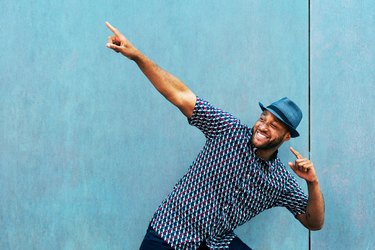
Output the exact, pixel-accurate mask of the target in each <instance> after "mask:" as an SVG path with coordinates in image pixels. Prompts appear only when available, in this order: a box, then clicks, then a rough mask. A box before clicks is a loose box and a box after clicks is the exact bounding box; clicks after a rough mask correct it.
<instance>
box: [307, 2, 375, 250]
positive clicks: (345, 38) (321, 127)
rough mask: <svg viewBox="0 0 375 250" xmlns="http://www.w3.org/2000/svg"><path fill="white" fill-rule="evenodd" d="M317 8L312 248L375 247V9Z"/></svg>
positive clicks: (366, 5) (351, 5) (364, 5)
mask: <svg viewBox="0 0 375 250" xmlns="http://www.w3.org/2000/svg"><path fill="white" fill-rule="evenodd" d="M312 7H313V8H312V10H313V12H312V38H313V39H312V52H313V53H312V138H313V140H312V159H313V161H314V162H315V165H316V167H317V171H318V173H319V175H320V182H321V185H322V188H323V191H324V195H325V203H326V223H325V227H324V228H323V230H321V231H319V232H316V233H313V237H312V243H313V249H374V247H375V241H374V237H373V236H374V232H375V224H374V223H375V215H374V212H373V210H374V209H373V208H374V200H375V193H374V190H375V184H374V179H375V174H374V171H373V167H374V147H373V145H372V143H373V141H374V139H375V137H374V133H373V131H372V130H373V128H374V127H375V118H374V116H373V110H374V104H375V103H374V101H375V94H374V93H375V89H374V82H375V81H374V79H375V71H374V65H375V36H374V32H373V31H374V27H375V19H374V11H375V4H374V2H373V1H341V2H337V1H314V3H313V5H312Z"/></svg>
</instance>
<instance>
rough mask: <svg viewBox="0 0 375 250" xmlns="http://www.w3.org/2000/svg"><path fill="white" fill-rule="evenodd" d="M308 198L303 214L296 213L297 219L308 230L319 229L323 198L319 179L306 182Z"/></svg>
mask: <svg viewBox="0 0 375 250" xmlns="http://www.w3.org/2000/svg"><path fill="white" fill-rule="evenodd" d="M307 188H308V193H309V199H308V201H307V208H306V213H305V214H299V215H297V219H298V220H299V221H300V222H301V223H302V224H303V225H304V226H305V227H306V228H308V229H310V230H320V229H321V228H322V227H323V224H324V200H323V195H322V192H321V191H320V186H319V181H318V180H316V181H314V182H307Z"/></svg>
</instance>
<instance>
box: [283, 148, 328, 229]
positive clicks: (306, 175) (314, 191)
mask: <svg viewBox="0 0 375 250" xmlns="http://www.w3.org/2000/svg"><path fill="white" fill-rule="evenodd" d="M290 150H291V151H292V153H293V154H294V155H295V156H296V158H297V159H296V161H295V163H292V162H289V166H290V167H291V168H292V170H293V171H294V172H295V173H296V174H297V175H298V176H299V177H301V178H302V179H304V180H305V181H306V183H307V190H308V195H309V199H308V201H307V208H306V213H305V214H300V215H297V216H296V217H297V219H298V220H299V221H300V222H301V223H302V224H303V225H304V226H305V227H306V228H308V229H310V230H319V229H321V228H322V227H323V224H324V200H323V195H322V192H321V191H320V185H319V181H318V177H317V175H316V172H315V167H314V164H313V163H312V162H311V161H310V160H309V159H307V158H303V157H302V156H301V154H300V153H298V152H297V151H296V150H294V149H293V148H292V147H291V148H290Z"/></svg>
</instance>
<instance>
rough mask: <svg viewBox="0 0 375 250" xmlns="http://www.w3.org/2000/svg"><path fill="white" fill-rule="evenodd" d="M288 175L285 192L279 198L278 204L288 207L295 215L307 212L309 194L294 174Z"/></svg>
mask: <svg viewBox="0 0 375 250" xmlns="http://www.w3.org/2000/svg"><path fill="white" fill-rule="evenodd" d="M288 177H289V178H288V180H287V182H286V185H285V190H284V193H283V194H282V195H281V197H280V198H279V200H278V206H283V207H286V208H287V209H288V210H289V211H290V212H291V213H292V214H293V215H294V216H296V215H298V214H305V213H306V207H307V200H308V198H307V195H306V194H305V193H304V192H303V190H302V188H301V186H300V185H299V184H298V182H297V180H296V179H295V178H294V177H293V176H292V175H290V174H288Z"/></svg>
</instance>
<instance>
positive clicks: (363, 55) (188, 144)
mask: <svg viewBox="0 0 375 250" xmlns="http://www.w3.org/2000/svg"><path fill="white" fill-rule="evenodd" d="M369 3H370V1H368V3H365V4H363V2H361V4H359V3H358V4H354V2H351V1H346V3H345V4H346V5H347V6H342V7H343V8H340V6H339V5H334V4H333V3H331V4H330V5H332V6H330V5H328V6H326V5H323V4H322V3H319V2H317V3H316V4H315V5H314V8H313V14H314V17H315V18H314V19H313V20H314V22H313V46H312V48H313V89H312V90H313V95H312V97H313V100H312V101H313V102H312V104H313V107H312V111H313V116H312V118H313V119H312V126H313V130H312V132H313V134H312V136H313V138H312V141H313V150H312V151H313V152H312V153H313V160H314V162H315V164H316V167H317V170H318V173H319V174H320V180H321V182H322V186H323V189H324V193H325V198H326V204H327V222H326V226H325V228H324V229H323V230H322V231H320V232H317V233H313V237H312V239H313V246H316V249H334V246H336V244H340V243H342V244H344V242H346V245H348V244H355V243H357V242H358V239H362V238H365V239H366V242H365V243H364V245H363V246H371V244H374V242H371V239H370V235H372V234H373V231H374V230H373V228H374V224H373V221H374V214H373V212H371V210H370V209H369V208H371V205H370V203H371V202H370V201H371V200H373V198H374V197H373V194H372V193H373V192H370V191H371V190H373V189H374V184H373V183H372V179H373V177H374V175H373V173H372V172H371V171H370V167H371V166H372V165H373V164H372V163H373V155H372V154H371V152H373V151H371V150H370V149H369V148H370V146H368V145H369V144H370V142H372V141H373V140H374V136H373V134H371V133H370V132H369V129H371V128H373V127H374V118H371V117H370V116H368V113H369V112H371V107H373V103H374V101H373V100H374V98H373V97H374V94H373V91H372V90H373V79H374V72H373V71H372V72H370V71H369V70H370V69H371V68H373V67H371V66H373V64H374V47H373V46H374V45H373V44H374V43H373V42H371V41H374V36H373V34H372V33H371V27H374V25H373V24H374V19H373V17H370V16H369V15H370V14H371V13H373V12H372V11H371V8H372V10H373V6H368V5H370V4H369ZM351 5H353V6H351ZM344 7H346V8H344ZM369 7H371V8H369ZM0 8H1V10H2V15H0V41H1V45H2V52H1V57H0V90H1V91H0V96H1V99H0V121H1V122H0V140H1V144H0V199H1V206H0V208H1V209H0V227H1V228H2V232H3V233H2V234H0V249H138V247H139V244H140V242H141V240H142V237H143V235H144V233H145V229H146V227H147V224H148V221H149V220H150V218H151V216H152V214H153V212H154V210H155V209H156V208H157V206H158V205H159V203H160V202H161V200H162V199H163V198H164V197H165V196H166V195H167V194H168V193H169V191H170V190H171V188H172V187H173V185H174V183H175V182H177V180H178V179H179V177H181V176H182V174H183V173H184V172H185V171H186V169H187V167H188V166H189V164H190V163H191V161H192V160H193V159H194V157H195V156H196V154H197V153H198V152H199V150H200V148H201V147H202V145H203V143H204V137H203V135H202V134H201V133H200V132H199V131H197V129H195V128H193V127H191V126H189V125H188V124H187V122H186V119H185V118H184V117H183V115H182V114H181V113H180V112H179V111H178V110H177V109H176V108H174V107H173V106H172V105H170V104H169V103H168V102H167V101H165V100H164V99H163V98H162V97H161V96H160V95H159V94H158V93H157V92H156V91H155V90H154V89H153V87H152V86H151V85H150V84H149V83H148V81H147V80H146V78H145V77H144V76H143V75H142V74H141V73H140V71H139V70H138V69H137V67H136V66H135V64H134V63H132V62H129V61H127V60H126V59H124V58H122V57H121V56H119V55H117V54H115V53H113V52H111V51H110V50H108V49H107V48H105V44H106V42H107V37H108V35H110V32H109V31H108V30H107V29H106V27H105V26H104V21H110V22H111V23H112V24H113V25H115V26H117V27H118V28H119V29H120V30H121V31H123V32H124V34H125V35H126V36H127V37H128V38H129V39H130V40H131V41H132V42H133V43H134V44H135V45H136V46H137V47H138V48H139V49H141V50H142V51H143V52H144V53H145V54H146V55H148V56H149V57H150V58H152V59H153V60H155V61H156V62H157V63H158V64H159V65H160V66H162V67H163V68H165V69H167V70H168V71H170V72H172V73H173V74H175V75H177V76H178V77H179V78H181V79H182V80H183V81H184V82H185V83H187V85H189V86H190V87H191V88H192V89H193V91H194V92H195V93H197V94H198V95H200V96H202V97H205V98H206V99H208V100H209V101H211V102H212V103H214V104H216V105H217V106H219V107H222V108H224V109H226V110H227V111H229V112H232V113H233V114H235V115H236V116H238V117H239V118H240V119H241V120H242V121H243V122H245V123H248V124H252V123H253V122H254V121H255V120H256V119H257V117H258V115H259V107H258V105H257V102H258V101H262V102H264V103H269V102H271V101H273V100H275V99H278V98H280V97H283V96H289V97H290V98H292V99H294V100H295V101H296V102H297V103H298V104H299V105H300V106H301V107H302V109H303V112H304V114H305V119H304V120H303V121H302V123H301V125H300V131H301V137H299V138H298V139H295V140H293V141H291V142H290V143H287V145H285V146H284V148H283V149H282V150H281V158H282V159H283V160H284V162H287V161H289V160H291V159H293V157H292V155H291V154H290V153H289V152H288V150H287V148H288V146H290V145H292V146H294V147H295V148H297V149H299V151H300V152H301V153H303V154H305V155H306V154H307V151H308V149H307V140H308V131H307V127H308V123H307V110H308V104H307V96H308V95H307V94H308V93H307V92H308V91H307V4H306V3H302V2H301V3H297V2H293V1H288V2H285V1H267V2H266V1H246V0H244V1H204V2H202V1H184V2H182V1H156V0H155V1H98V2H96V3H95V4H93V3H92V1H61V2H54V3H51V2H50V1H16V2H15V1H14V2H6V3H5V2H1V3H0ZM331 9H336V10H337V12H335V15H333V16H332V14H330V10H331ZM353 16H354V17H355V18H354V17H353ZM343 17H344V18H343ZM342 20H345V23H344V25H343V24H342V23H340V22H342ZM332 31H335V32H332ZM345 31H351V32H345ZM340 38H341V39H340ZM342 41H344V43H343V42H342ZM327 82H329V83H330V84H329V85H327V84H326V83H327ZM332 92H334V95H333V94H332ZM333 97H334V98H333ZM326 103H329V105H326ZM371 105H372V106H371ZM323 110H324V112H322V111H323ZM338 113H339V114H340V115H338V116H336V117H335V119H334V118H333V115H334V114H338ZM327 130H330V131H329V132H327ZM349 131H350V132H349ZM334 132H340V136H337V134H335V133H334ZM332 151H333V152H332ZM331 152H332V153H331ZM332 154H333V157H332ZM301 184H302V185H305V184H304V183H303V182H302V181H301ZM358 187H360V188H358ZM353 189H354V190H355V191H354V190H353ZM359 190H361V191H360V192H358V191H359ZM349 194H351V195H352V196H353V195H355V199H352V198H351V196H350V195H349ZM369 195H372V197H370V198H371V199H368V200H367V199H366V198H368V196H369ZM338 228H340V230H339V231H338V230H337V229H338ZM371 228H372V229H371ZM285 229H287V230H285ZM237 233H238V234H239V235H240V237H241V238H242V239H243V240H244V241H245V242H246V243H248V244H249V245H250V246H252V247H253V248H255V249H307V248H308V233H307V230H306V229H304V228H303V227H302V226H301V225H300V224H299V222H297V221H296V220H295V219H294V218H293V217H292V215H291V214H290V213H289V212H288V211H286V210H285V209H281V208H280V209H272V210H269V211H266V212H264V213H263V214H261V215H259V216H258V217H256V218H255V219H254V220H253V221H252V222H251V223H248V224H246V225H244V226H242V227H240V228H239V229H238V230H237ZM366 244H367V245H366ZM318 246H319V248H318Z"/></svg>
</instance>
